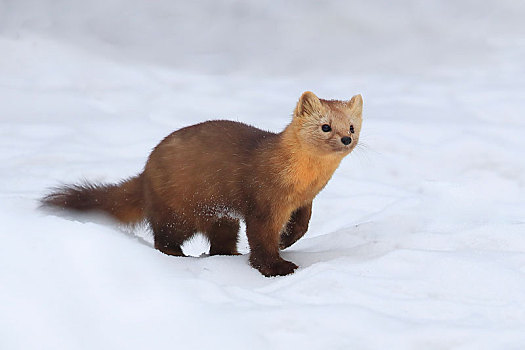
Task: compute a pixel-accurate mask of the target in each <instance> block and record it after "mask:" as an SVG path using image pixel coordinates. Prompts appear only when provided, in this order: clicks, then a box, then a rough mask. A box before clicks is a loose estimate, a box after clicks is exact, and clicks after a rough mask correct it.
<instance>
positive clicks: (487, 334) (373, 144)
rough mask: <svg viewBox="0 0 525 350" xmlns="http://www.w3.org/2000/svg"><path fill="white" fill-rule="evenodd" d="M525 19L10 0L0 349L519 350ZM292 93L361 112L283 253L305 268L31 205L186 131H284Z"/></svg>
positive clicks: (458, 4) (406, 7) (296, 5)
mask: <svg viewBox="0 0 525 350" xmlns="http://www.w3.org/2000/svg"><path fill="white" fill-rule="evenodd" d="M523 18H525V5H524V4H523V2H519V1H482V2H480V1H477V2H472V1H437V0H436V1H408V0H405V1H395V2H391V1H387V0H382V1H367V2H363V3H358V2H353V1H340V2H339V1H333V2H331V1H328V2H327V1H322V2H320V1H313V0H312V1H299V0H297V1H286V2H272V3H271V4H270V3H268V2H264V1H256V0H250V1H233V0H228V1H215V0H206V1H194V2H191V1H188V2H177V1H171V0H169V1H168V0H161V1H139V0H131V1H129V0H126V1H124V0H113V1H103V0H97V1H65V0H64V1H55V0H33V1H27V0H26V1H18V0H16V1H15V0H12V1H5V0H4V1H0V53H1V54H0V134H1V136H0V198H1V200H0V218H1V222H2V228H1V229H0V235H1V236H0V238H1V242H2V243H1V244H0V348H1V349H119V348H122V349H140V348H142V349H144V348H151V349H155V348H160V347H161V346H162V347H163V348H175V349H176V348H199V349H200V348H228V349H278V348H283V349H284V348H286V349H407V348H409V349H452V348H453V349H523V348H525V202H524V198H525V154H524V153H525V120H524V113H525V78H524V77H525V65H524V62H525V26H524V25H523ZM305 90H312V91H314V92H316V93H317V94H318V95H319V96H321V97H325V98H337V99H345V98H346V99H348V98H350V97H351V96H352V95H353V94H356V93H362V94H363V96H364V100H365V108H364V124H363V132H362V146H361V147H360V148H359V149H356V150H355V151H354V153H352V154H351V155H350V156H349V157H348V158H347V159H345V160H344V162H343V163H342V164H341V167H340V168H339V169H338V170H337V171H336V173H335V175H334V177H333V179H332V180H331V182H329V184H328V186H327V187H326V189H325V190H324V191H323V192H322V193H321V194H320V195H319V196H318V197H317V199H316V200H315V202H314V213H313V218H312V221H311V227H310V230H309V232H308V233H307V234H306V236H305V237H304V238H303V239H302V240H300V241H299V242H298V243H297V244H296V245H294V246H292V247H291V248H289V249H287V250H286V251H284V252H283V256H284V257H285V258H286V259H289V260H292V261H294V262H296V263H297V264H299V265H300V268H299V269H298V270H297V272H296V273H295V274H294V275H291V276H287V277H281V278H265V277H263V276H261V275H260V274H259V273H258V272H257V271H256V270H254V269H252V268H250V267H249V266H248V262H247V259H248V256H247V255H246V254H244V255H242V256H236V257H201V258H191V257H190V258H176V257H170V256H166V255H163V254H161V253H160V252H158V251H156V250H154V249H153V248H152V246H151V241H152V239H151V235H150V234H149V233H148V231H147V230H146V229H144V228H139V229H136V230H134V231H133V232H131V233H129V232H125V230H123V229H121V228H117V227H114V226H112V225H104V224H101V223H93V222H89V221H85V220H81V219H71V218H69V219H67V218H63V217H57V216H52V215H46V214H45V213H42V212H40V211H39V210H37V205H38V204H37V199H38V198H39V197H41V196H42V195H44V194H45V193H46V190H47V189H48V188H49V187H51V186H54V185H56V184H58V183H60V182H65V183H71V182H77V181H79V180H80V179H83V178H86V179H90V180H98V181H108V182H111V181H117V180H119V179H122V178H124V177H128V176H132V175H134V174H136V173H138V172H139V171H141V169H142V167H143V165H144V162H145V160H146V157H147V156H148V154H149V152H150V150H151V149H152V148H153V147H154V146H155V145H156V144H157V143H158V142H159V141H160V140H161V139H162V138H163V137H164V136H166V135H167V134H168V133H170V132H171V131H173V130H175V129H178V128H180V127H182V126H185V125H188V124H193V123H196V122H200V121H204V120H207V119H216V118H229V119H234V120H239V121H243V122H247V123H251V124H253V125H256V126H258V127H261V128H266V129H269V130H273V131H279V130H280V129H282V128H283V127H284V126H285V125H286V124H287V123H288V121H289V120H290V114H291V112H292V109H293V107H294V104H295V102H296V100H297V99H298V97H299V95H300V94H301V93H302V92H303V91H305ZM218 137H220V135H219V136H218ZM240 248H241V250H242V251H243V252H244V253H247V244H246V238H245V237H244V236H243V238H242V241H241V242H240ZM206 249H207V245H206V243H205V242H204V241H203V239H202V238H196V239H195V240H193V241H192V242H190V243H188V244H187V245H186V246H185V251H186V252H188V253H189V254H191V255H194V256H198V255H200V254H201V253H205V252H206Z"/></svg>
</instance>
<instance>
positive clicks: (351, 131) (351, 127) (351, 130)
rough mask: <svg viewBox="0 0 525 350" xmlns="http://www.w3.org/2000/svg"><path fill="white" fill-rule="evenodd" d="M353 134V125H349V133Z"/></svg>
mask: <svg viewBox="0 0 525 350" xmlns="http://www.w3.org/2000/svg"><path fill="white" fill-rule="evenodd" d="M354 132H355V130H354V126H353V125H350V133H351V134H353V133H354Z"/></svg>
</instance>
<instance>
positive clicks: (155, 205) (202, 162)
mask: <svg viewBox="0 0 525 350" xmlns="http://www.w3.org/2000/svg"><path fill="white" fill-rule="evenodd" d="M362 107H363V100H362V98H361V95H356V96H354V97H352V99H351V100H349V101H336V100H323V99H319V98H318V97H317V96H316V95H315V94H313V93H312V92H305V93H303V94H302V96H301V97H300V99H299V102H298V103H297V106H296V108H295V110H294V114H293V119H292V122H291V123H290V124H289V125H288V126H287V127H286V128H285V129H284V130H283V131H282V132H281V133H278V134H275V133H272V132H268V131H263V130H260V129H257V128H255V127H253V126H249V125H246V124H243V123H238V122H233V121H226V120H216V121H207V122H204V123H200V124H197V125H192V126H188V127H185V128H182V129H180V130H177V131H175V132H173V133H172V134H170V135H169V136H167V137H166V138H165V139H164V140H162V142H161V143H160V144H159V145H157V146H156V147H155V149H154V150H153V151H152V152H151V155H150V156H149V159H148V161H147V163H146V166H145V169H144V171H143V172H142V173H141V174H139V175H137V176H135V177H132V178H130V179H128V180H125V181H122V182H121V183H119V184H114V185H97V184H81V185H71V186H65V187H61V188H58V189H57V190H56V191H55V192H53V193H51V194H49V195H48V196H46V197H45V198H43V199H42V203H43V205H44V206H52V207H58V208H64V209H69V210H76V211H101V212H105V213H107V214H109V215H110V216H112V217H114V218H115V219H117V220H118V221H120V222H122V223H131V224H132V223H137V222H140V221H142V220H144V219H145V220H147V222H148V223H149V225H150V226H151V229H152V231H153V236H154V241H155V248H156V249H158V250H160V251H161V252H163V253H165V254H169V255H177V256H183V255H184V254H183V252H182V250H181V245H182V244H183V243H184V241H185V240H187V239H188V238H190V237H192V236H193V235H194V234H195V233H196V232H202V233H204V234H205V235H206V236H207V238H208V239H209V241H210V255H216V254H224V255H234V254H238V253H237V240H238V234H239V219H240V218H242V219H244V220H245V223H246V234H247V237H248V242H249V245H250V264H251V265H252V266H253V267H254V268H256V269H258V270H259V271H260V272H261V273H262V274H263V275H265V276H278V275H288V274H290V273H292V272H293V271H294V270H295V269H296V268H297V265H295V264H294V263H292V262H290V261H286V260H284V259H283V258H281V256H280V255H279V249H284V248H287V247H289V246H290V245H292V244H294V243H295V242H296V241H297V240H298V239H299V238H301V237H302V236H303V235H304V234H305V233H306V230H307V229H308V222H309V220H310V216H311V214H312V200H313V199H314V197H315V196H316V195H317V194H318V193H319V191H321V189H322V188H323V187H324V186H325V185H326V183H327V182H328V180H329V179H330V178H331V176H332V174H333V173H334V171H335V169H336V168H337V167H338V166H339V163H340V162H341V160H342V159H343V158H344V157H345V156H346V155H348V154H349V153H350V152H351V151H352V150H353V149H354V147H355V146H356V144H357V141H358V139H359V132H360V130H361V121H362V116H361V115H362Z"/></svg>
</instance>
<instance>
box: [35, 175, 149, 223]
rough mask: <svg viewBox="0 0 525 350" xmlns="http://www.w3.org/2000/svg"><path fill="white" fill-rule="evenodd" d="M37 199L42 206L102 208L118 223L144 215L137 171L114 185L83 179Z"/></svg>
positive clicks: (83, 210)
mask: <svg viewBox="0 0 525 350" xmlns="http://www.w3.org/2000/svg"><path fill="white" fill-rule="evenodd" d="M41 202H42V206H43V207H50V208H59V209H68V210H72V211H78V212H96V211H99V212H104V213H107V214H109V215H110V216H112V217H113V218H115V219H117V220H118V221H120V222H122V223H136V222H139V221H141V220H142V219H143V218H144V199H143V194H142V177H141V176H140V175H139V176H136V177H133V178H130V179H128V180H125V181H122V182H120V183H118V184H114V185H98V184H91V183H88V182H86V183H83V184H80V185H66V186H63V187H58V188H56V189H55V190H54V191H53V192H52V193H50V194H49V195H47V196H45V197H44V198H42V200H41Z"/></svg>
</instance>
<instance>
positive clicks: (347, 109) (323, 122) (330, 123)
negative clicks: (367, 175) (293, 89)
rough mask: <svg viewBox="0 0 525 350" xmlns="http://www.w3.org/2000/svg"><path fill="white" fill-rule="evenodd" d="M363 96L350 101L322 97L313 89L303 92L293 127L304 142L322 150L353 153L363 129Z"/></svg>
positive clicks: (309, 148) (316, 149) (344, 153)
mask: <svg viewBox="0 0 525 350" xmlns="http://www.w3.org/2000/svg"><path fill="white" fill-rule="evenodd" d="M362 112H363V98H362V97H361V95H355V96H354V97H352V98H351V99H350V100H349V101H338V100H323V99H319V98H318V97H317V96H316V95H315V94H314V93H313V92H310V91H306V92H305V93H303V94H302V95H301V98H300V99H299V102H298V103H297V107H296V108H295V111H294V115H293V121H292V123H291V125H290V126H291V129H292V130H293V132H294V133H295V135H296V137H297V139H298V141H299V142H300V143H301V146H303V147H305V148H306V149H308V150H310V151H311V152H316V153H320V154H334V153H336V154H340V155H342V156H344V155H346V154H348V153H350V151H352V150H353V149H354V147H355V146H356V145H357V141H358V140H359V132H360V131H361V122H362Z"/></svg>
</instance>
